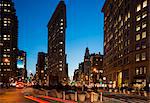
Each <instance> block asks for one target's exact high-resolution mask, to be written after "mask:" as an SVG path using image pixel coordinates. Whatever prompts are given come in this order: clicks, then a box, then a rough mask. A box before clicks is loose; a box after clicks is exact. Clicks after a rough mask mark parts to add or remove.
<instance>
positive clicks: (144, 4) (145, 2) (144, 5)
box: [143, 0, 147, 8]
mask: <svg viewBox="0 0 150 103" xmlns="http://www.w3.org/2000/svg"><path fill="white" fill-rule="evenodd" d="M146 6H147V0H145V1H144V2H143V8H145V7H146Z"/></svg>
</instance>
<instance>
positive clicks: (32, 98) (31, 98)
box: [24, 96, 50, 103]
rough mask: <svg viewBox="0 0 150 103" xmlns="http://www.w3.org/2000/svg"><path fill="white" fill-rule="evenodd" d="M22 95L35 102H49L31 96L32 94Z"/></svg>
mask: <svg viewBox="0 0 150 103" xmlns="http://www.w3.org/2000/svg"><path fill="white" fill-rule="evenodd" d="M24 97H25V98H27V99H30V100H33V101H36V102H38V103H50V102H48V101H44V100H41V99H39V98H36V97H33V96H24Z"/></svg>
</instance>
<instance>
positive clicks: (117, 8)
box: [102, 0, 150, 87]
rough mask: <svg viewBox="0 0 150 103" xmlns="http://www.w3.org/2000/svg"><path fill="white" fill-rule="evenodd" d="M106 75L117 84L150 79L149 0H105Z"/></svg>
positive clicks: (149, 80)
mask: <svg viewBox="0 0 150 103" xmlns="http://www.w3.org/2000/svg"><path fill="white" fill-rule="evenodd" d="M102 12H103V13H104V75H105V76H106V77H107V82H108V83H113V86H114V87H121V86H123V84H124V85H125V86H136V87H137V86H138V87H144V86H146V85H147V86H148V84H149V83H150V15H149V14H150V1H149V0H106V1H105V4H104V6H103V9H102Z"/></svg>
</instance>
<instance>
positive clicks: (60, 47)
mask: <svg viewBox="0 0 150 103" xmlns="http://www.w3.org/2000/svg"><path fill="white" fill-rule="evenodd" d="M65 38H66V5H65V3H64V1H60V2H59V4H58V6H57V8H56V10H55V11H54V13H53V15H52V17H51V19H50V21H49V23H48V71H49V84H50V85H56V84H58V83H60V82H62V81H64V80H67V78H68V74H67V73H68V67H67V64H66V54H65Z"/></svg>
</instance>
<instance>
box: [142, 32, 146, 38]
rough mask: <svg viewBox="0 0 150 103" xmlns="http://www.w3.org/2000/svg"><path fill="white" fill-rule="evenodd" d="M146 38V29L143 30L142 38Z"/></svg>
mask: <svg viewBox="0 0 150 103" xmlns="http://www.w3.org/2000/svg"><path fill="white" fill-rule="evenodd" d="M144 38H146V31H144V32H142V39H144Z"/></svg>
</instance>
